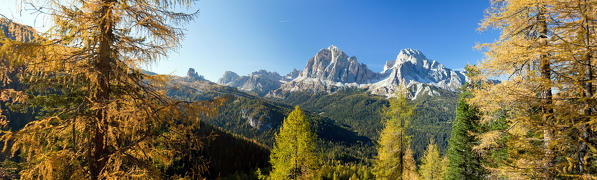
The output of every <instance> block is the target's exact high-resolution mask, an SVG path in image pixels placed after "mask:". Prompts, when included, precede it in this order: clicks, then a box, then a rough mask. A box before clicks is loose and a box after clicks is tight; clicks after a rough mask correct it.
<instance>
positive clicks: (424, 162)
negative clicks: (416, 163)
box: [419, 138, 447, 180]
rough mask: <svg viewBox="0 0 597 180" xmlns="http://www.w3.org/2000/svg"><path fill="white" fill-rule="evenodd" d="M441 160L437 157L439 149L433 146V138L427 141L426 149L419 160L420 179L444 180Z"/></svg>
mask: <svg viewBox="0 0 597 180" xmlns="http://www.w3.org/2000/svg"><path fill="white" fill-rule="evenodd" d="M442 159H443V158H442V157H441V156H440V155H439V149H438V148H437V145H436V144H435V141H434V140H433V138H431V139H430V140H429V144H428V145H427V149H426V150H425V153H424V154H423V157H422V159H421V167H420V168H419V174H420V175H421V179H424V180H435V179H444V174H445V167H446V166H447V164H444V163H445V162H443V160H442Z"/></svg>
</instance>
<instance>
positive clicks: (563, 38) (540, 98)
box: [470, 0, 597, 179]
mask: <svg viewBox="0 0 597 180" xmlns="http://www.w3.org/2000/svg"><path fill="white" fill-rule="evenodd" d="M596 6H597V1H595V0H493V1H492V5H491V7H490V8H489V10H488V11H487V16H486V18H485V20H484V21H483V23H482V26H481V29H487V28H490V27H494V28H497V29H499V30H501V32H502V35H501V37H500V39H499V40H498V41H496V42H494V43H491V44H485V45H484V47H486V48H487V49H488V50H487V53H486V56H487V57H488V58H487V59H486V60H484V61H483V62H482V63H481V66H480V68H481V69H482V71H483V76H479V77H480V78H479V79H485V80H486V79H487V78H491V77H502V78H504V80H503V81H501V82H500V83H496V84H493V83H486V84H485V85H483V86H481V88H479V89H476V90H474V94H475V95H474V97H473V98H471V100H470V102H471V104H474V105H476V106H478V107H479V109H480V111H481V112H482V115H483V117H482V120H483V122H492V121H495V120H497V119H499V118H501V117H506V121H507V124H508V125H509V126H510V127H509V128H506V129H503V130H493V131H489V132H486V133H484V134H482V135H480V137H481V138H480V140H481V143H480V144H479V146H478V147H476V149H479V150H481V151H483V150H488V149H492V148H495V147H497V146H498V145H501V144H502V143H497V142H496V141H497V140H499V139H501V138H499V137H503V136H508V139H507V141H506V142H505V143H503V145H504V146H505V148H507V149H508V152H509V153H508V158H506V159H505V160H504V161H503V162H502V163H503V164H504V165H503V166H502V167H500V168H498V169H495V170H496V171H494V172H496V173H499V174H508V175H509V176H512V177H521V178H545V179H552V178H554V177H557V176H561V177H574V178H581V177H582V178H594V174H595V173H596V172H597V170H596V169H595V168H594V167H595V166H594V165H595V163H594V162H593V159H595V157H596V155H595V153H596V152H595V150H594V148H592V149H593V150H590V149H591V148H590V147H595V143H596V142H597V141H596V140H597V139H596V137H595V133H594V130H593V129H594V126H595V125H596V122H597V121H595V118H596V117H595V115H594V113H595V107H596V104H595V99H596V98H597V97H596V96H595V84H594V82H595V71H596V68H595V64H597V62H596V61H597V60H595V47H596V44H595V39H596V38H595V35H596V34H595V21H596V17H597V16H596V14H597V13H596V10H595V7H596ZM484 82H491V81H484ZM504 113H505V115H504Z"/></svg>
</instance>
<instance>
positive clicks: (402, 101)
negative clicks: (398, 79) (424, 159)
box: [373, 86, 417, 179]
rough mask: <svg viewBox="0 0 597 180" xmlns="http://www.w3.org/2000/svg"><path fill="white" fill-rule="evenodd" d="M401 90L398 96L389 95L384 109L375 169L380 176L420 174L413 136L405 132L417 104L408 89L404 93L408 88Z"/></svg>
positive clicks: (395, 177) (400, 176)
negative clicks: (414, 154) (412, 140)
mask: <svg viewBox="0 0 597 180" xmlns="http://www.w3.org/2000/svg"><path fill="white" fill-rule="evenodd" d="M402 87H404V86H402ZM400 92H401V93H398V94H397V97H393V98H391V99H389V102H390V105H389V107H386V108H384V109H383V117H384V119H383V120H382V123H383V124H384V128H383V130H382V131H381V133H380V137H379V140H378V144H379V147H378V148H377V157H376V159H375V163H374V169H373V171H374V174H375V177H376V178H377V179H404V177H408V178H407V179H411V178H416V176H417V172H416V164H415V161H414V158H413V157H412V151H411V149H410V143H411V140H410V136H408V135H407V133H406V129H407V128H408V126H409V124H410V120H411V118H412V116H413V113H414V111H415V109H416V107H415V106H414V105H412V104H411V103H410V102H409V100H408V99H406V93H402V92H406V91H404V90H401V91H400Z"/></svg>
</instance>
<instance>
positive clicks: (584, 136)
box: [577, 0, 594, 174]
mask: <svg viewBox="0 0 597 180" xmlns="http://www.w3.org/2000/svg"><path fill="white" fill-rule="evenodd" d="M587 4H588V2H587V1H586V0H584V8H583V9H582V10H581V12H582V13H583V14H584V21H583V25H584V28H585V34H584V43H585V49H586V52H585V57H584V64H583V66H584V70H585V74H584V75H585V77H584V78H583V79H584V84H583V90H584V92H583V94H584V96H583V98H586V101H585V102H584V103H585V107H584V110H583V116H584V117H582V122H581V123H582V124H581V126H580V135H581V141H580V146H579V148H578V157H577V159H578V172H579V173H580V174H584V173H585V171H586V167H587V165H588V164H589V162H588V160H589V159H585V158H586V156H587V144H586V143H587V141H588V140H589V135H590V133H591V129H590V127H589V126H587V123H588V122H589V121H590V117H591V115H592V113H593V110H594V109H593V108H594V107H593V102H592V97H593V83H592V81H593V67H592V66H591V59H592V57H591V55H592V54H593V52H592V51H591V50H592V49H591V36H590V35H591V27H590V25H589V23H590V22H591V21H590V20H589V16H588V12H589V7H588V6H587ZM579 8H582V7H579Z"/></svg>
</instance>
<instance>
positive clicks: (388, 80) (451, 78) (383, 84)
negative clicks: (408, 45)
mask: <svg viewBox="0 0 597 180" xmlns="http://www.w3.org/2000/svg"><path fill="white" fill-rule="evenodd" d="M381 74H382V75H383V76H384V78H383V79H382V80H381V81H379V82H376V83H374V84H371V85H370V90H371V92H373V93H374V94H380V95H390V96H391V95H392V94H394V93H396V92H397V90H398V89H399V86H400V83H404V85H406V87H407V88H409V90H410V91H411V94H412V96H413V97H415V98H416V97H417V96H418V95H419V94H420V93H422V92H425V93H428V94H429V95H436V94H438V93H437V92H433V91H432V90H431V89H430V88H426V86H435V87H439V88H442V89H446V90H449V91H456V89H458V88H460V87H461V86H462V85H464V83H465V82H466V81H467V78H466V76H465V75H464V74H463V73H461V72H459V71H454V70H451V69H448V68H446V67H444V65H442V64H439V63H438V62H437V61H435V60H429V59H428V58H427V57H425V55H423V53H421V52H420V51H418V50H414V49H403V50H401V51H400V53H399V54H398V56H397V57H396V59H395V60H391V61H387V62H386V65H385V66H384V70H383V71H382V72H381Z"/></svg>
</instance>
